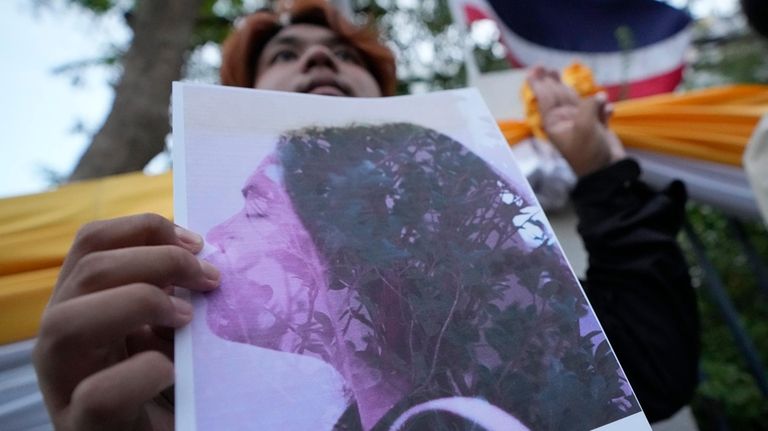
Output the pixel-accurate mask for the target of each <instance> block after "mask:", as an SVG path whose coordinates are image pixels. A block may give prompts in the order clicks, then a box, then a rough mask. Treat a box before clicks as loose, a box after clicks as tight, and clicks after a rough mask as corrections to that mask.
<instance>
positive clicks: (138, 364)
mask: <svg viewBox="0 0 768 431" xmlns="http://www.w3.org/2000/svg"><path fill="white" fill-rule="evenodd" d="M173 380H174V371H173V363H171V361H170V360H169V359H168V358H166V357H165V356H164V355H163V354H161V353H159V352H144V353H140V354H138V355H136V356H132V357H131V358H129V359H127V360H125V361H123V362H121V363H118V364H116V365H113V366H112V367H110V368H107V369H105V370H102V371H100V372H98V373H96V374H93V375H91V376H89V377H88V378H87V379H85V380H83V381H82V382H81V383H80V384H79V385H78V386H77V388H75V391H74V392H73V394H72V401H71V403H70V405H69V407H68V412H67V415H68V416H69V420H68V422H69V423H70V425H71V426H72V428H71V429H77V430H102V429H110V430H121V429H133V428H135V426H136V425H137V421H138V420H140V419H142V417H141V416H140V415H141V412H142V408H143V407H144V405H145V403H147V402H149V401H151V400H152V399H153V398H154V397H156V396H157V395H158V394H159V393H160V392H161V391H162V390H163V389H165V388H167V387H168V386H170V385H172V384H173Z"/></svg>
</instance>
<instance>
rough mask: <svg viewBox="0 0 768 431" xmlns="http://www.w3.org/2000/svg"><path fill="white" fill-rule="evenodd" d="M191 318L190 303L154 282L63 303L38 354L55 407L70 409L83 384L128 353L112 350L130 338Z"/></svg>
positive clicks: (49, 316) (45, 328) (47, 321)
mask: <svg viewBox="0 0 768 431" xmlns="http://www.w3.org/2000/svg"><path fill="white" fill-rule="evenodd" d="M191 319H192V306H191V305H190V304H189V303H187V302H185V301H184V300H182V299H180V298H175V297H169V296H168V295H167V294H165V293H164V292H163V291H162V290H160V289H158V288H157V287H155V286H151V285H148V284H133V285H128V286H122V287H118V288H115V289H109V290H105V291H102V292H98V293H94V294H92V295H86V296H82V297H79V298H75V299H72V300H71V301H67V302H64V303H61V304H58V305H57V306H55V307H52V308H50V309H49V310H47V311H46V312H45V314H44V316H43V320H42V322H41V326H40V332H39V336H38V340H37V345H36V346H35V352H34V360H35V365H36V367H37V371H38V375H39V377H40V381H41V385H42V386H43V387H44V390H45V391H44V392H45V393H46V394H47V395H48V396H49V401H50V402H51V403H52V404H53V406H55V407H58V408H61V407H63V406H66V405H67V404H68V403H69V396H70V394H71V393H72V390H73V389H74V387H75V386H76V385H77V384H78V383H79V382H80V381H81V380H83V379H84V378H86V377H87V376H88V375H90V374H92V373H93V372H94V371H98V370H99V369H101V368H103V367H104V366H106V365H108V364H109V363H110V362H111V361H117V360H120V359H121V358H120V357H116V356H115V355H116V354H121V353H120V352H121V351H122V349H114V348H111V347H114V346H115V344H116V343H121V342H122V340H123V339H124V337H125V336H126V335H127V334H130V333H134V332H136V331H137V330H139V329H140V328H142V327H144V326H147V325H160V326H169V327H181V326H183V325H185V324H187V323H188V322H189V321H190V320H191ZM109 352H113V353H109ZM50 358H56V360H55V361H53V360H50Z"/></svg>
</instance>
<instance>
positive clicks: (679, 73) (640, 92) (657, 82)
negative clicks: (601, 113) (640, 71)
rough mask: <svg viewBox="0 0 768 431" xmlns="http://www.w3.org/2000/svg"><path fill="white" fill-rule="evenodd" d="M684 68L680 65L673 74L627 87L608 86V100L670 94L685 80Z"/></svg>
mask: <svg viewBox="0 0 768 431" xmlns="http://www.w3.org/2000/svg"><path fill="white" fill-rule="evenodd" d="M684 68H685V66H684V65H680V67H678V68H677V69H674V70H672V71H671V72H668V73H665V74H663V75H657V76H654V77H652V78H648V79H643V80H640V81H633V82H629V83H628V85H626V86H625V85H621V84H619V85H611V86H606V87H605V91H606V93H608V99H609V100H612V101H617V100H621V99H634V98H636V97H645V96H652V95H654V94H659V93H669V92H671V91H674V90H675V88H677V85H678V84H679V83H680V81H681V80H682V79H683V69H684Z"/></svg>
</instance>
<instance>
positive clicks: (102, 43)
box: [0, 0, 736, 198]
mask: <svg viewBox="0 0 768 431" xmlns="http://www.w3.org/2000/svg"><path fill="white" fill-rule="evenodd" d="M669 2H670V3H672V4H674V5H677V6H684V5H685V4H687V3H688V1H687V0H669ZM33 3H34V2H32V1H29V0H2V1H0V41H2V42H0V59H2V63H3V65H4V67H0V94H2V103H0V121H1V123H0V125H2V129H1V130H2V132H3V135H2V138H0V198H4V197H11V196H16V195H23V194H29V193H37V192H41V191H44V190H46V189H47V188H50V184H51V182H50V176H49V175H46V173H45V172H46V171H50V172H54V173H56V174H58V175H64V176H66V174H68V173H69V172H70V171H71V169H72V168H73V166H74V165H75V163H76V161H77V160H78V158H79V157H80V155H81V153H82V151H84V149H85V146H86V145H87V143H88V142H89V140H90V134H91V133H93V132H95V131H96V130H98V128H99V126H100V125H101V123H102V122H103V121H104V118H105V117H106V114H107V113H108V112H109V108H110V106H111V103H112V97H113V96H112V89H111V87H110V78H111V76H110V75H109V74H108V70H107V69H106V68H100V67H90V68H87V69H86V72H85V73H84V74H83V75H82V76H81V79H80V80H79V82H78V84H77V85H73V84H72V81H73V77H72V76H71V75H68V74H54V73H53V71H54V70H55V69H56V68H58V67H61V66H62V65H66V64H70V63H73V62H78V61H82V60H84V59H95V58H98V57H99V56H100V55H102V54H103V53H104V52H105V50H106V49H107V48H108V47H109V44H118V45H119V44H123V43H125V42H126V41H127V40H128V39H129V37H130V33H129V31H128V30H127V29H126V28H125V26H124V25H123V24H122V19H121V18H120V17H118V16H110V17H107V18H106V19H95V18H94V17H92V16H91V15H89V14H88V13H85V12H81V11H78V9H76V8H71V7H65V6H61V3H62V2H56V1H54V2H53V3H55V4H59V6H53V7H50V8H39V9H35V8H34V7H33V6H32V4H33ZM692 6H693V8H692V13H693V14H694V15H695V16H705V15H708V14H712V13H716V14H723V13H729V12H731V11H733V10H734V9H735V7H736V0H696V1H694V2H693V3H692ZM77 129H80V130H81V131H80V132H77V131H76V130H77ZM160 165H163V163H162V162H161V163H155V169H157V166H160Z"/></svg>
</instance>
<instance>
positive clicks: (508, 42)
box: [451, 0, 691, 100]
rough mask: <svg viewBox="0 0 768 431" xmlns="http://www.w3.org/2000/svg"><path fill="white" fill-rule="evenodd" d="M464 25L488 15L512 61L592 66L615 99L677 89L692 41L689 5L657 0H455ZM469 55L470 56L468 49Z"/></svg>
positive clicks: (517, 63)
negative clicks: (683, 8)
mask: <svg viewBox="0 0 768 431" xmlns="http://www.w3.org/2000/svg"><path fill="white" fill-rule="evenodd" d="M452 3H453V4H452V5H451V6H452V9H453V12H454V15H457V18H459V19H460V20H463V22H464V23H465V24H466V25H471V24H472V23H473V22H475V21H478V20H482V19H490V20H493V21H495V22H496V23H497V24H498V25H499V28H500V30H501V39H502V40H501V41H502V43H503V44H504V45H505V47H506V48H507V55H508V59H509V62H510V64H512V66H513V67H526V66H531V65H535V64H541V65H544V66H547V67H549V68H554V69H558V70H559V69H562V68H563V67H565V66H567V65H569V64H571V63H572V62H573V61H574V60H578V61H580V62H582V63H584V64H586V65H587V66H589V67H590V68H591V69H592V71H593V72H594V74H595V78H596V80H597V81H598V83H600V84H601V85H603V86H604V87H605V88H606V90H607V92H608V95H609V97H610V98H611V99H612V100H616V99H618V98H632V97H641V96H648V95H652V94H657V93H663V92H668V91H672V90H674V89H675V87H676V86H677V85H678V84H679V83H680V80H681V79H682V75H683V68H684V56H685V52H686V49H687V47H688V45H689V42H690V23H691V18H690V17H689V16H688V14H687V13H685V12H683V11H681V10H679V9H675V8H673V7H672V6H669V5H668V4H666V3H662V2H660V1H656V0H514V1H511V0H487V1H486V0H452ZM470 57H471V56H470Z"/></svg>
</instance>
